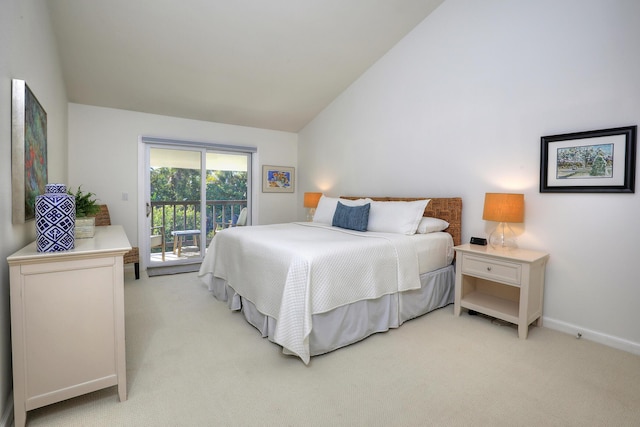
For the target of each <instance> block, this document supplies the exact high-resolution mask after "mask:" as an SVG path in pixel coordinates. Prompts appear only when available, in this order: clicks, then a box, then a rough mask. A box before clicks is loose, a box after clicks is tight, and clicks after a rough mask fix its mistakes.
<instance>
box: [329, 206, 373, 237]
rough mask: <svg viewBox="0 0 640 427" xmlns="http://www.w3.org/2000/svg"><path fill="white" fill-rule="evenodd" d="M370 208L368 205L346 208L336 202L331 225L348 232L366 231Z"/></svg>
mask: <svg viewBox="0 0 640 427" xmlns="http://www.w3.org/2000/svg"><path fill="white" fill-rule="evenodd" d="M370 207H371V204H370V203H367V204H366V205H362V206H347V205H343V204H342V203H340V202H338V205H337V206H336V212H335V213H334V214H333V222H332V224H331V225H333V226H334V227H340V228H347V229H349V230H355V231H367V225H368V224H369V208H370Z"/></svg>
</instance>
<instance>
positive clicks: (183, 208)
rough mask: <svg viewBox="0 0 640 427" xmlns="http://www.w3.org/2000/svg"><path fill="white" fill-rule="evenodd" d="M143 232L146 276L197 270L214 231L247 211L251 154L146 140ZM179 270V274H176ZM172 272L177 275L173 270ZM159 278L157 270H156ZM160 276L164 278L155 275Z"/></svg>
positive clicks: (228, 224) (227, 225)
mask: <svg viewBox="0 0 640 427" xmlns="http://www.w3.org/2000/svg"><path fill="white" fill-rule="evenodd" d="M143 142H146V143H145V144H144V149H145V164H146V166H145V209H144V212H143V214H144V216H145V218H144V221H140V223H144V224H145V225H144V227H145V233H144V235H143V233H140V234H141V235H143V238H144V243H145V244H144V245H142V244H141V245H140V246H141V251H143V252H141V256H144V257H145V260H146V266H147V267H148V268H149V274H150V275H151V274H152V270H153V269H156V268H157V269H158V270H159V271H160V270H162V269H165V270H166V272H175V271H189V269H185V268H184V266H191V267H192V268H191V270H197V268H199V264H200V263H201V262H202V259H203V258H204V255H205V252H206V248H207V247H208V245H209V243H210V242H211V239H212V238H213V236H214V235H215V232H216V231H218V230H221V229H223V228H226V227H232V226H235V222H236V220H237V218H238V216H239V214H240V211H241V210H242V209H243V208H248V207H250V202H251V200H250V194H251V191H250V182H251V180H250V165H251V153H250V152H234V151H229V150H225V149H223V148H219V147H216V146H215V145H211V146H202V145H201V144H193V145H190V144H188V143H180V144H171V143H167V142H165V141H162V142H161V143H158V142H157V141H145V140H144V139H143ZM176 266H180V267H181V268H180V269H179V270H175V268H176ZM171 268H173V269H174V270H175V271H171ZM156 273H157V271H156ZM158 274H162V273H158Z"/></svg>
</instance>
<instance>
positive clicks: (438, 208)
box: [340, 196, 462, 246]
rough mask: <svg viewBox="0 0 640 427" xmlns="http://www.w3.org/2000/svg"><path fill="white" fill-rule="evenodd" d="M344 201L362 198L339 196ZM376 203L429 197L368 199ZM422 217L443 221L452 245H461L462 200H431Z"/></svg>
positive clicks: (458, 198) (448, 198) (409, 200)
mask: <svg viewBox="0 0 640 427" xmlns="http://www.w3.org/2000/svg"><path fill="white" fill-rule="evenodd" d="M340 197H342V198H344V199H351V200H355V199H362V198H364V197H353V196H340ZM369 198H370V199H371V200H375V201H378V202H412V201H414V200H422V199H429V197H369ZM423 216H430V217H434V218H440V219H444V220H445V221H447V222H448V223H449V228H447V229H446V230H445V231H447V232H448V233H449V234H451V237H453V244H454V245H456V246H458V245H459V244H461V243H462V198H460V197H447V198H432V199H431V201H430V202H429V203H428V204H427V207H426V209H425V210H424V215H423Z"/></svg>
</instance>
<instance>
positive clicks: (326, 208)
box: [313, 194, 371, 225]
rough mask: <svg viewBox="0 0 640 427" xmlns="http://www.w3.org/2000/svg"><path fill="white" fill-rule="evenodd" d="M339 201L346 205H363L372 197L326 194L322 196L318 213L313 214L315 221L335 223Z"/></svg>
mask: <svg viewBox="0 0 640 427" xmlns="http://www.w3.org/2000/svg"><path fill="white" fill-rule="evenodd" d="M338 201H340V203H342V204H343V205H345V206H362V205H365V204H367V203H369V202H370V201H371V199H357V200H350V199H342V198H337V197H327V196H325V195H324V194H323V195H322V196H320V200H319V201H318V207H317V208H316V213H315V214H314V215H313V222H319V223H321V224H328V225H331V224H332V223H333V215H334V214H335V213H336V207H337V206H338Z"/></svg>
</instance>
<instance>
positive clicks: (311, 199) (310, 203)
mask: <svg viewBox="0 0 640 427" xmlns="http://www.w3.org/2000/svg"><path fill="white" fill-rule="evenodd" d="M320 197H322V193H304V207H305V208H313V209H315V208H317V207H318V202H319V201H320Z"/></svg>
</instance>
